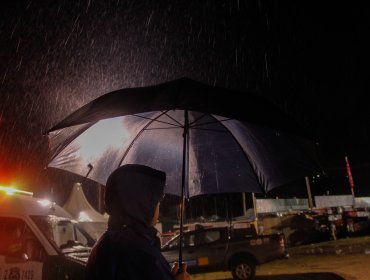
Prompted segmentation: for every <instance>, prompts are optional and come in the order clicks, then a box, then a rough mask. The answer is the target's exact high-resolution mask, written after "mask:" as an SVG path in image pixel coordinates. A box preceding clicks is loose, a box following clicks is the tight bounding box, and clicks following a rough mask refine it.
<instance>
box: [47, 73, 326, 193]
mask: <svg viewBox="0 0 370 280" xmlns="http://www.w3.org/2000/svg"><path fill="white" fill-rule="evenodd" d="M48 134H49V136H50V148H51V160H50V162H49V164H48V166H49V167H54V168H59V169H63V170H67V171H70V172H73V173H77V174H80V175H82V176H84V175H85V174H86V172H87V171H88V166H90V167H91V166H92V167H93V169H92V170H91V173H90V174H89V176H90V177H89V178H90V179H92V180H95V181H97V182H99V183H101V184H103V185H105V183H106V179H107V178H108V176H109V175H110V174H111V172H113V170H115V169H116V168H117V167H119V166H121V165H122V164H126V163H138V164H144V165H148V166H150V167H153V168H156V169H160V170H163V171H165V172H166V173H167V185H166V189H165V192H167V193H171V194H175V195H185V196H194V195H199V194H209V193H222V192H258V193H265V192H268V191H270V190H272V189H273V188H276V187H278V186H281V185H283V184H286V183H288V182H290V181H293V180H295V179H297V178H299V177H303V176H306V175H309V174H313V173H315V172H318V171H319V167H318V165H317V161H315V158H314V151H313V144H312V142H310V141H308V140H307V139H305V138H302V137H301V136H298V135H296V134H299V135H301V130H300V128H299V127H298V126H297V125H296V124H295V123H294V122H293V121H292V120H291V119H289V118H288V117H287V116H286V115H285V114H283V113H282V112H281V111H280V110H279V109H278V108H277V107H275V106H274V105H273V104H272V103H270V102H268V101H267V100H265V99H263V98H261V97H258V96H256V95H252V94H251V93H246V92H238V91H232V90H228V89H223V88H218V87H212V86H209V85H205V84H203V83H199V82H197V81H193V80H191V79H187V78H183V79H179V80H175V81H171V82H167V83H164V84H160V85H155V86H149V87H141V88H129V89H122V90H118V91H115V92H111V93H108V94H105V95H102V96H101V97H99V98H97V99H95V100H93V101H91V102H90V103H88V104H86V105H85V106H83V107H81V108H80V109H78V110H77V111H75V112H74V113H72V114H71V115H69V116H68V117H67V118H65V119H64V120H63V121H61V122H60V123H58V124H57V125H55V126H54V127H53V128H51V129H50V130H49V131H48ZM184 136H185V138H184ZM184 174H185V176H184ZM184 185H185V186H186V187H185V189H184V190H182V187H181V186H184ZM183 192H184V193H183Z"/></svg>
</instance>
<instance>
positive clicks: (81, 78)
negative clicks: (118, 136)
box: [0, 0, 370, 202]
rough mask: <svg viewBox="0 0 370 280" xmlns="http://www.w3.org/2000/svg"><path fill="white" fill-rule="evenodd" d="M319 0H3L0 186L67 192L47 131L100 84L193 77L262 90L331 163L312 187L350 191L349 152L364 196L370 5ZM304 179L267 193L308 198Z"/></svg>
mask: <svg viewBox="0 0 370 280" xmlns="http://www.w3.org/2000/svg"><path fill="white" fill-rule="evenodd" d="M323 2H324V1H277V0H276V1H263V0H260V1H252V0H250V1H242V0H240V1H231V0H227V1H226V0H225V1H222V0H220V1H206V0H204V1H173V0H172V1H162V0H159V1H158V0H157V1H147V2H145V1H137V0H136V1H123V0H116V1H109V0H108V1H107V0H104V1H103V0H100V1H94V0H80V1H59V0H56V1H30V0H29V1H18V0H15V1H1V4H0V184H3V185H9V184H16V185H18V186H20V187H22V188H23V189H26V190H30V191H33V192H35V194H36V195H44V194H50V192H53V195H54V196H55V197H54V198H55V199H56V200H57V201H59V202H63V200H64V199H65V198H66V197H67V196H68V192H69V190H70V189H71V187H72V183H73V182H74V181H81V178H78V177H75V176H73V175H70V174H65V173H64V172H61V171H55V170H49V169H47V168H46V166H47V161H48V142H47V137H46V136H43V132H45V131H46V130H47V129H48V128H50V127H51V126H52V125H53V124H56V123H57V122H58V121H60V120H61V119H62V118H64V117H65V116H66V115H67V114H69V113H71V112H72V111H73V110H75V109H77V108H78V107H80V106H82V105H83V104H85V103H87V102H88V101H90V100H92V99H94V98H96V97H98V96H100V95H102V94H104V93H107V92H110V91H113V90H116V89H120V88H125V87H137V86H146V85H151V84H157V83H161V82H164V81H167V80H172V79H176V78H179V77H183V76H188V77H190V78H193V79H196V80H199V81H202V82H205V83H208V84H211V85H216V86H221V87H227V88H232V89H237V90H243V91H248V90H253V91H255V90H257V92H259V94H261V95H263V96H265V97H266V98H268V99H269V100H271V101H272V102H274V103H275V104H277V105H278V106H279V107H280V108H281V109H282V110H284V111H285V112H287V113H288V114H289V115H290V116H291V117H292V118H294V119H295V120H296V121H297V122H298V123H299V124H300V125H301V126H302V127H303V128H304V129H305V130H306V131H307V132H308V134H309V135H311V137H312V138H313V139H314V140H315V141H316V143H317V152H318V156H319V158H320V160H321V164H322V166H323V169H324V170H325V173H326V176H323V177H321V178H320V179H319V178H316V179H313V178H311V180H312V190H313V193H314V194H325V193H327V191H329V192H330V194H349V193H350V192H349V187H348V180H347V177H346V171H345V161H344V157H345V156H348V157H349V161H350V163H351V167H352V173H353V177H354V181H355V193H356V195H358V196H368V195H369V193H370V185H369V181H370V178H369V175H368V174H369V169H370V154H369V152H370V143H369V121H370V115H369V106H368V101H367V100H366V98H365V93H366V92H368V87H367V82H368V79H369V77H368V76H369V71H368V67H369V66H368V62H369V61H368V59H367V57H368V52H369V46H368V43H367V41H368V40H367V37H368V34H369V24H368V19H369V14H368V9H367V7H366V5H365V4H362V2H360V1H358V2H355V3H353V2H349V1H347V2H342V1H325V3H323ZM246 94H247V93H246ZM303 181H304V179H302V182H303ZM302 182H296V183H292V185H289V186H283V187H282V188H279V189H277V190H276V192H274V193H272V194H271V195H272V196H274V195H280V196H303V197H305V196H306V189H305V186H304V184H303V183H302ZM85 184H86V185H89V187H88V189H87V193H88V194H89V193H90V196H91V197H92V198H91V199H92V200H93V201H94V197H95V193H96V190H95V189H96V188H94V186H95V185H94V183H92V182H89V181H87V182H85Z"/></svg>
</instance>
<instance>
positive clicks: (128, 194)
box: [86, 164, 174, 280]
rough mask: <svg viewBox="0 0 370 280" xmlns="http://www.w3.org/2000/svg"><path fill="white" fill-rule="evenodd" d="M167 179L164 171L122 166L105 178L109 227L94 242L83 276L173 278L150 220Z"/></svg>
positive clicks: (89, 278) (142, 279)
mask: <svg viewBox="0 0 370 280" xmlns="http://www.w3.org/2000/svg"><path fill="white" fill-rule="evenodd" d="M165 182H166V175H165V173H164V172H162V171H159V170H156V169H153V168H150V167H147V166H143V165H136V164H129V165H123V166H121V167H119V168H118V169H117V170H115V171H114V172H113V173H112V174H111V175H110V176H109V178H108V180H107V184H106V191H105V206H106V211H107V213H108V214H109V215H110V217H109V221H108V229H107V231H106V232H105V233H104V234H103V235H102V236H101V238H100V239H99V240H98V242H97V243H96V244H95V245H94V247H93V249H92V252H91V254H90V256H89V259H88V263H87V267H86V279H87V280H93V279H114V280H116V279H124V280H134V279H137V280H150V279H153V280H173V279H174V276H172V274H171V268H170V266H169V264H168V262H167V261H166V259H165V258H164V257H163V256H162V254H161V251H160V242H159V239H158V237H157V230H156V229H155V228H154V227H153V226H152V219H153V216H154V213H155V208H156V205H157V203H158V202H159V201H160V199H161V197H162V195H163V189H164V185H165Z"/></svg>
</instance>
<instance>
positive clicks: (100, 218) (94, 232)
mask: <svg viewBox="0 0 370 280" xmlns="http://www.w3.org/2000/svg"><path fill="white" fill-rule="evenodd" d="M63 208H64V209H65V210H67V211H68V212H69V213H70V214H71V215H72V216H73V218H74V219H76V220H77V221H78V222H79V223H80V224H81V226H82V227H83V228H84V229H85V230H86V231H87V232H88V233H89V234H90V235H91V236H92V237H93V238H94V239H98V238H99V237H100V236H101V235H102V234H103V232H104V231H105V230H106V228H107V222H108V215H107V214H104V215H103V214H100V213H99V212H98V211H96V210H95V209H94V207H92V206H91V204H90V203H89V202H88V200H87V198H86V196H85V194H84V192H83V189H82V186H81V184H80V183H74V184H73V188H72V191H71V193H70V195H69V197H68V199H67V201H66V203H65V204H64V205H63Z"/></svg>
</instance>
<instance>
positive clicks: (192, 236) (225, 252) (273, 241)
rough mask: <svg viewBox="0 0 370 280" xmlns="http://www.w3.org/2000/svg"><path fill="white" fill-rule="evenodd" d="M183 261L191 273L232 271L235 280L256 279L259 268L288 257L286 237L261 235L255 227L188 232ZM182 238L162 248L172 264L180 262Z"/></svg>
mask: <svg viewBox="0 0 370 280" xmlns="http://www.w3.org/2000/svg"><path fill="white" fill-rule="evenodd" d="M182 237H183V238H182V239H183V242H182V246H183V247H182V261H183V262H186V263H187V266H188V271H189V272H190V273H205V272H214V271H227V270H230V271H231V273H232V276H233V279H235V280H241V279H243V280H246V279H248V280H249V279H253V278H254V276H255V273H256V266H257V265H260V264H263V263H267V262H269V261H272V260H275V259H278V258H285V257H288V254H287V252H286V248H285V238H284V235H283V234H270V235H258V234H257V233H256V232H255V230H254V228H253V227H247V228H235V227H231V226H230V227H224V226H223V227H211V228H203V227H200V228H198V229H195V230H189V231H184V232H183V235H182ZM179 238H180V236H179V235H176V236H174V237H173V238H172V239H171V240H169V241H168V242H166V243H165V244H164V245H163V246H162V254H163V256H164V257H165V258H166V259H167V261H168V262H169V263H170V264H172V263H174V262H178V261H179Z"/></svg>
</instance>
